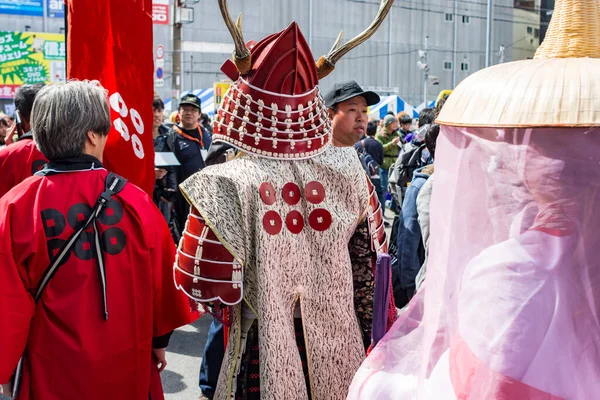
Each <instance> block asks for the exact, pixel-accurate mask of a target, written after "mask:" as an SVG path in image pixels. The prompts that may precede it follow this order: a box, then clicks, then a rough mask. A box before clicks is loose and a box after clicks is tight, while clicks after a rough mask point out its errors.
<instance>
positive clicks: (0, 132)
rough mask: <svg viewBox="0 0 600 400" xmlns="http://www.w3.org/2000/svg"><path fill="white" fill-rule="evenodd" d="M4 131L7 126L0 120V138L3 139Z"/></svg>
mask: <svg viewBox="0 0 600 400" xmlns="http://www.w3.org/2000/svg"><path fill="white" fill-rule="evenodd" d="M6 131H8V127H7V126H5V125H4V124H3V123H1V122H0V140H2V141H3V140H4V138H5V137H6Z"/></svg>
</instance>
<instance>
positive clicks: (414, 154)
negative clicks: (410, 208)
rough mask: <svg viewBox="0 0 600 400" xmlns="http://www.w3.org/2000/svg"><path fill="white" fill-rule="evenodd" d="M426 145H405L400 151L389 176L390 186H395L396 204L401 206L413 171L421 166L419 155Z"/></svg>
mask: <svg viewBox="0 0 600 400" xmlns="http://www.w3.org/2000/svg"><path fill="white" fill-rule="evenodd" d="M425 147H426V145H425V144H421V145H419V146H415V145H413V144H411V143H407V144H405V145H404V146H403V148H402V150H400V155H399V156H398V159H397V160H396V163H395V164H394V166H393V171H392V174H391V176H390V184H392V185H395V187H396V192H397V194H398V197H399V198H398V199H397V200H398V202H399V204H402V201H403V200H404V193H406V189H407V188H408V185H410V182H411V181H412V178H413V173H414V172H415V170H417V169H419V168H421V167H422V166H423V161H422V160H421V155H422V154H423V150H424V149H425Z"/></svg>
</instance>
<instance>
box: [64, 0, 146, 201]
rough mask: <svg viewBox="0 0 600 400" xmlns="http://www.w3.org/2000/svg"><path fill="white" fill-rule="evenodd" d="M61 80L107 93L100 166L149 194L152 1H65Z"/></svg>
mask: <svg viewBox="0 0 600 400" xmlns="http://www.w3.org/2000/svg"><path fill="white" fill-rule="evenodd" d="M67 7H68V14H67V17H68V36H67V77H68V78H69V79H90V80H98V81H100V83H101V84H102V86H104V87H105V88H106V89H107V90H108V96H109V100H110V108H111V121H112V129H111V131H110V133H109V135H108V142H107V144H106V149H105V151H104V159H103V163H104V165H105V166H106V168H107V169H108V170H109V171H112V172H115V173H117V174H119V175H122V176H124V177H125V178H127V179H129V181H130V182H132V183H134V184H135V185H137V186H139V187H140V188H142V189H143V190H144V191H145V192H146V193H148V194H149V195H152V191H153V189H154V180H155V173H154V145H153V140H152V119H153V118H152V106H151V104H152V99H153V96H154V81H153V75H154V71H153V56H152V47H153V45H152V40H153V33H152V0H102V1H90V0H68V4H67Z"/></svg>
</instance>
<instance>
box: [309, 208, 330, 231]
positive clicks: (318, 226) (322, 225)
mask: <svg viewBox="0 0 600 400" xmlns="http://www.w3.org/2000/svg"><path fill="white" fill-rule="evenodd" d="M332 220H333V219H332V218H331V213H329V211H327V210H326V209H324V208H317V209H316V210H314V211H313V212H311V213H310V215H309V216H308V224H309V225H310V226H311V228H313V229H314V230H315V231H319V232H323V231H325V230H327V229H329V227H330V226H331V222H332Z"/></svg>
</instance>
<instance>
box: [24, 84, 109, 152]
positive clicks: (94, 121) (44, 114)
mask: <svg viewBox="0 0 600 400" xmlns="http://www.w3.org/2000/svg"><path fill="white" fill-rule="evenodd" d="M107 95H108V93H107V91H106V89H104V88H103V87H102V86H101V85H100V83H99V82H98V81H87V80H85V81H77V80H71V81H69V82H66V83H55V84H51V85H47V86H45V87H44V88H43V89H42V90H40V91H39V93H38V94H37V96H36V98H35V102H34V103H33V110H32V112H31V129H32V131H33V139H34V140H35V143H36V144H37V147H38V148H39V149H40V151H41V152H42V153H43V154H44V155H45V156H46V157H47V158H48V160H51V161H52V160H60V159H63V158H69V157H77V156H80V155H81V154H83V152H84V149H85V143H86V141H87V134H88V132H90V131H91V132H94V133H96V134H100V135H108V131H109V130H110V109H109V106H108V96H107Z"/></svg>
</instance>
